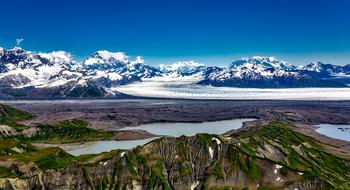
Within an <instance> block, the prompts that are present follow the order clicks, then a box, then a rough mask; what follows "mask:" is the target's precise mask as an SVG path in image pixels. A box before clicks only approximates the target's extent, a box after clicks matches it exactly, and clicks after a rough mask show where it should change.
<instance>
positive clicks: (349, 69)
mask: <svg viewBox="0 0 350 190" xmlns="http://www.w3.org/2000/svg"><path fill="white" fill-rule="evenodd" d="M299 69H300V70H308V71H315V72H317V73H323V74H329V75H337V74H350V65H346V66H338V65H332V64H325V63H322V62H313V63H310V64H308V65H305V66H301V67H299Z"/></svg>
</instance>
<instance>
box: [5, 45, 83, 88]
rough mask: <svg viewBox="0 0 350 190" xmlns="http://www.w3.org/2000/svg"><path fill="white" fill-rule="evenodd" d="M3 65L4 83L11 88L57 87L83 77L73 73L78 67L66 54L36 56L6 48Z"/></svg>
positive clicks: (16, 49)
mask: <svg viewBox="0 0 350 190" xmlns="http://www.w3.org/2000/svg"><path fill="white" fill-rule="evenodd" d="M0 63H1V66H0V67H1V68H0V72H1V73H0V83H1V84H2V85H3V86H7V87H24V86H51V85H53V86H54V85H55V84H62V83H66V82H68V81H69V80H71V79H73V78H74V79H76V78H78V77H79V76H81V74H80V73H77V72H76V71H74V70H73V67H74V65H76V64H77V63H76V62H74V61H73V60H72V58H71V55H70V54H69V53H66V52H63V51H56V52H51V53H33V52H30V51H25V50H23V49H21V48H13V49H10V50H6V49H4V48H2V49H0ZM16 80H17V81H16Z"/></svg>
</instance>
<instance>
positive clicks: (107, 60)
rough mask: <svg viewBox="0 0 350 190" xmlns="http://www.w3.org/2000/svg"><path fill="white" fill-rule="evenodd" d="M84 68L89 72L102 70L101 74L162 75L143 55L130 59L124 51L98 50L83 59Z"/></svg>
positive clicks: (135, 76) (136, 76)
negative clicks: (146, 61)
mask: <svg viewBox="0 0 350 190" xmlns="http://www.w3.org/2000/svg"><path fill="white" fill-rule="evenodd" d="M83 69H84V70H86V71H89V72H96V71H100V72H101V73H100V74H102V73H103V74H105V75H108V74H111V73H112V74H113V76H116V75H115V74H118V75H120V76H126V77H129V78H140V79H141V78H151V77H156V76H160V74H161V73H160V71H159V70H158V69H156V68H154V67H151V66H149V65H146V64H145V63H144V60H143V59H142V57H141V56H137V57H136V59H135V60H130V59H129V56H126V55H125V53H123V52H109V51H106V50H103V51H97V52H95V53H94V54H92V55H91V56H90V57H89V58H87V59H85V60H84V61H83Z"/></svg>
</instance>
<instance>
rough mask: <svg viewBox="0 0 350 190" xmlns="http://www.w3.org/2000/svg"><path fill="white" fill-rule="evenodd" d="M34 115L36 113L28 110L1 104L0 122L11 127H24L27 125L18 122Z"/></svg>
mask: <svg viewBox="0 0 350 190" xmlns="http://www.w3.org/2000/svg"><path fill="white" fill-rule="evenodd" d="M33 117H34V115H32V114H30V113H28V112H25V111H21V110H17V109H15V108H12V107H10V106H7V105H4V104H0V124H1V125H8V126H11V127H15V128H18V129H22V128H24V127H25V126H24V125H21V124H18V123H17V122H19V121H24V120H28V119H31V118H33Z"/></svg>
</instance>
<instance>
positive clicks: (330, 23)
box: [0, 0, 350, 65]
mask: <svg viewBox="0 0 350 190" xmlns="http://www.w3.org/2000/svg"><path fill="white" fill-rule="evenodd" d="M1 7H2V8H1V12H0V16H1V24H0V46H2V47H6V48H10V47H12V46H14V45H15V41H16V39H17V38H23V39H24V40H23V42H22V43H21V46H22V47H23V48H25V49H28V50H32V51H53V50H65V51H69V52H71V53H72V54H73V55H74V57H76V58H77V59H82V58H84V57H86V56H88V55H90V54H91V53H93V52H94V51H96V50H100V49H106V50H109V51H123V52H126V53H127V54H128V55H131V56H136V55H141V56H143V57H144V59H145V60H146V62H147V63H148V64H151V65H157V64H160V63H165V64H170V63H172V62H175V61H180V60H190V59H193V60H195V61H198V62H202V63H205V64H211V65H226V64H229V63H230V62H231V61H232V60H235V59H237V58H240V57H248V56H253V55H266V56H276V57H278V58H280V59H283V60H286V61H289V62H290V63H293V64H306V63H308V62H310V61H324V62H331V63H335V64H350V11H349V10H350V1H347V0H230V1H229V0H211V1H209V0H114V1H113V0H60V1H58V0H56V1H55V0H50V1H48V0H11V1H9V0H8V1H5V0H4V1H1Z"/></svg>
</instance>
